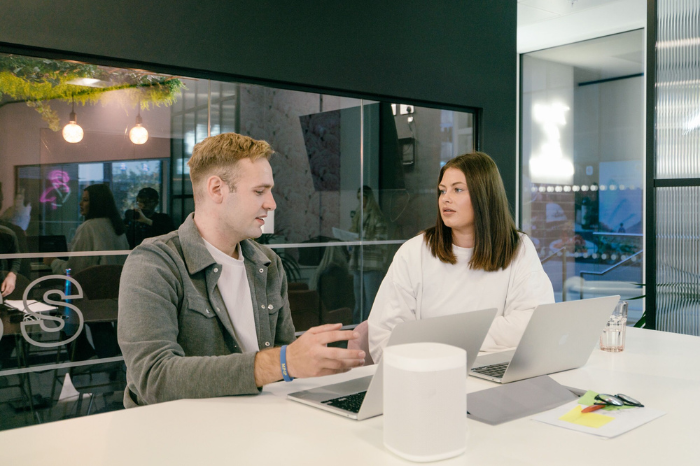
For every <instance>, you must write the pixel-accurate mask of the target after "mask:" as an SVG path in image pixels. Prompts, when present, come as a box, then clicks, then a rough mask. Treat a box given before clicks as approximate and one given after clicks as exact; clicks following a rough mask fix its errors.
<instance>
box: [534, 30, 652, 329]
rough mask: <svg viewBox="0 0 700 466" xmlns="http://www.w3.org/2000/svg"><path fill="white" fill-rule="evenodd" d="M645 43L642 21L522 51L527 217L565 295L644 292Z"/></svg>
mask: <svg viewBox="0 0 700 466" xmlns="http://www.w3.org/2000/svg"><path fill="white" fill-rule="evenodd" d="M643 47H644V32H643V31H641V30H640V31H632V32H629V33H624V34H618V35H614V36H609V37H605V38H601V39H595V40H591V41H585V42H581V43H577V44H573V45H569V46H563V47H556V48H553V49H548V50H543V51H540V52H533V53H529V54H526V55H524V56H523V60H522V73H523V77H522V82H523V85H522V118H521V121H522V133H523V138H522V161H521V163H522V165H521V166H522V191H521V199H522V205H521V227H522V229H523V231H525V232H526V233H527V234H528V235H529V236H530V238H531V239H532V241H533V243H534V244H535V246H536V248H537V249H538V251H539V253H540V258H541V260H542V262H543V266H544V268H545V271H546V272H547V274H548V275H549V277H550V279H551V281H552V284H553V286H554V290H555V297H556V299H557V300H558V301H561V300H571V299H580V298H581V297H583V298H590V297H596V296H599V295H612V294H620V295H622V297H623V299H624V298H630V297H634V296H639V295H640V294H642V293H640V290H639V289H638V287H636V286H635V285H634V283H641V282H642V255H641V251H642V250H643V233H642V230H643V223H642V220H643V210H642V209H643V183H644V179H643V168H642V167H643V161H644V147H643V142H644V121H643V115H644V107H643V102H644V100H643V98H644V94H643V92H644V88H643V77H642V72H643V66H644V63H643V55H644V54H643V50H644V49H643ZM622 56H624V57H626V58H625V59H624V60H623V59H621V58H620V57H622ZM603 282H604V283H603ZM642 305H643V304H642V300H636V301H630V323H633V322H635V321H636V320H637V319H638V318H639V317H640V316H641V311H642V309H641V306H642Z"/></svg>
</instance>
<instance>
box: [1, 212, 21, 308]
mask: <svg viewBox="0 0 700 466" xmlns="http://www.w3.org/2000/svg"><path fill="white" fill-rule="evenodd" d="M17 252H19V243H18V242H17V236H15V234H14V232H13V231H12V230H10V229H9V228H7V227H4V226H2V225H0V256H1V255H3V254H16V253H17ZM19 264H20V260H19V259H2V258H0V272H2V275H0V279H2V283H1V284H0V294H1V295H2V296H3V297H5V296H8V295H9V294H11V293H12V292H13V291H15V285H16V283H17V274H18V273H19Z"/></svg>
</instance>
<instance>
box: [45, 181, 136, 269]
mask: <svg viewBox="0 0 700 466" xmlns="http://www.w3.org/2000/svg"><path fill="white" fill-rule="evenodd" d="M80 215H82V216H83V217H85V222H83V223H82V225H80V226H79V227H78V229H77V230H76V232H75V236H74V237H73V240H72V241H71V243H70V245H69V247H68V250H69V251H70V252H78V251H126V250H128V249H129V242H128V241H127V239H126V235H125V234H124V233H125V231H126V228H125V227H124V222H123V221H122V219H121V216H120V215H119V212H118V211H117V206H116V205H115V203H114V196H112V191H110V189H109V187H108V186H107V185H106V184H93V185H90V186H88V187H87V188H85V189H84V190H83V195H82V198H81V199H80ZM125 260H126V254H125V255H119V256H112V255H103V256H100V255H95V256H79V257H76V256H73V257H70V258H69V259H68V260H60V259H56V258H54V257H47V258H45V259H44V263H45V264H46V265H48V266H50V267H51V270H52V271H53V273H54V274H58V275H65V273H66V269H71V272H72V274H73V275H75V274H76V273H78V272H79V271H81V270H84V269H86V268H88V267H92V266H93V265H102V264H116V265H122V264H124V261H125Z"/></svg>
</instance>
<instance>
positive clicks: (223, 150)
mask: <svg viewBox="0 0 700 466" xmlns="http://www.w3.org/2000/svg"><path fill="white" fill-rule="evenodd" d="M273 152H274V151H273V150H272V147H270V144H268V143H267V142H265V141H257V140H255V139H253V138H251V137H248V136H243V135H241V134H237V133H222V134H219V135H218V136H210V137H208V138H206V139H204V140H203V141H201V142H199V143H197V144H195V146H194V149H193V150H192V157H190V159H189V160H188V161H187V165H188V166H189V167H190V179H191V180H192V188H193V191H194V193H195V196H196V195H197V192H198V191H199V189H198V187H199V185H200V184H201V183H202V182H203V181H204V180H206V179H207V177H209V176H211V175H216V176H218V177H219V178H221V179H222V180H223V181H224V183H226V184H227V185H228V187H229V189H230V190H231V191H235V189H236V187H235V183H234V181H235V177H236V164H237V163H238V161H239V160H243V159H250V160H251V161H253V162H254V161H256V160H258V159H261V158H266V159H268V160H269V158H270V156H271V155H272V153H273Z"/></svg>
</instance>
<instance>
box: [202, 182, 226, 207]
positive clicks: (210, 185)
mask: <svg viewBox="0 0 700 466" xmlns="http://www.w3.org/2000/svg"><path fill="white" fill-rule="evenodd" d="M225 186H226V184H225V183H224V180H222V179H221V178H220V177H219V176H217V175H211V176H210V177H209V178H207V183H206V185H205V188H206V190H207V196H208V197H209V199H211V200H212V201H214V203H216V204H221V203H222V202H223V201H224V191H225V190H227V188H228V187H225Z"/></svg>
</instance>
